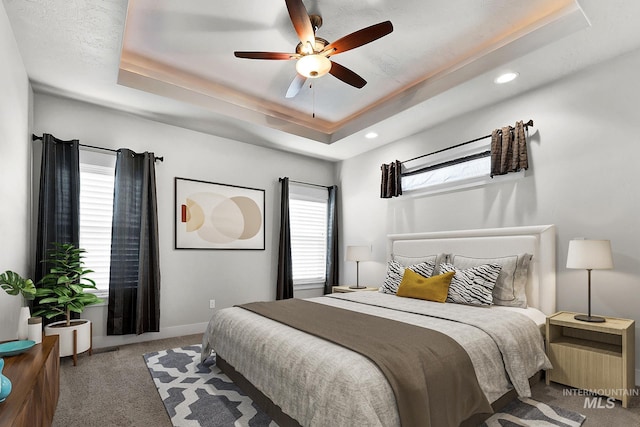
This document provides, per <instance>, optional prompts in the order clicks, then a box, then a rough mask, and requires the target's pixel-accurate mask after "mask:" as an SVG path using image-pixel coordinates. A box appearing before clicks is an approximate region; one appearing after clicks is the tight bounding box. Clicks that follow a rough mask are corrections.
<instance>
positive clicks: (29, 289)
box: [0, 270, 36, 340]
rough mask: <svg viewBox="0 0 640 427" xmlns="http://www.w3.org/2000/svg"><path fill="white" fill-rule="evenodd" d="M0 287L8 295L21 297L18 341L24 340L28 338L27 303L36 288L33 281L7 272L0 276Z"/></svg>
mask: <svg viewBox="0 0 640 427" xmlns="http://www.w3.org/2000/svg"><path fill="white" fill-rule="evenodd" d="M0 287H2V289H4V290H5V292H6V293H7V294H9V295H14V296H18V295H21V296H22V304H21V305H22V307H21V308H20V314H19V316H18V339H19V340H25V339H27V338H28V336H29V333H28V327H29V326H28V321H29V317H30V316H31V314H30V312H29V306H28V305H27V301H30V300H33V299H34V298H35V296H36V287H35V285H34V284H33V280H31V279H25V278H24V277H22V276H20V275H19V274H18V273H16V272H14V271H11V270H7V271H5V272H4V273H2V274H0Z"/></svg>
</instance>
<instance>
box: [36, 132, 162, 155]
mask: <svg viewBox="0 0 640 427" xmlns="http://www.w3.org/2000/svg"><path fill="white" fill-rule="evenodd" d="M39 139H40V140H42V136H38V135H35V134H31V140H33V141H37V140H39ZM56 140H58V141H60V142H73V141H74V140H71V141H63V140H62V139H58V138H56ZM78 145H79V146H80V147H86V148H93V149H95V150H103V151H111V152H112V153H118V152H120V150H114V149H112V148H104V147H96V146H95V145H87V144H80V143H78ZM154 160H155V161H161V162H164V156H163V157H158V156H154Z"/></svg>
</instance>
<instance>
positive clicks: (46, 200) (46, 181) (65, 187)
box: [34, 133, 80, 283]
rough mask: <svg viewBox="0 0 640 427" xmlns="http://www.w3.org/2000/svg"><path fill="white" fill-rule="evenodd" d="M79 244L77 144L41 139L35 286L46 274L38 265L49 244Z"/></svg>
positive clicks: (75, 142)
mask: <svg viewBox="0 0 640 427" xmlns="http://www.w3.org/2000/svg"><path fill="white" fill-rule="evenodd" d="M79 240H80V159H79V151H78V140H77V139H74V140H72V141H62V140H59V139H57V138H55V137H54V136H53V135H50V134H48V133H45V134H44V135H43V136H42V163H41V165H40V194H39V199H38V234H37V240H36V263H35V267H36V268H35V276H34V280H35V282H36V283H38V281H40V279H42V277H43V276H44V275H45V274H46V273H47V272H48V271H49V268H48V266H46V265H44V264H43V263H42V262H41V261H42V260H43V259H44V258H45V257H46V255H47V251H48V250H49V249H51V243H52V242H58V243H72V244H74V245H76V246H78V242H79Z"/></svg>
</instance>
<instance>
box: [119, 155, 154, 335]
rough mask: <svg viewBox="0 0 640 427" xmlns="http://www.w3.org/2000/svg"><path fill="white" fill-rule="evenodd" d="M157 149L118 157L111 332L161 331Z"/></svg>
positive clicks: (121, 333) (140, 332) (137, 332)
mask: <svg viewBox="0 0 640 427" xmlns="http://www.w3.org/2000/svg"><path fill="white" fill-rule="evenodd" d="M157 210H158V209H157V195H156V178H155V156H154V154H153V153H148V152H145V153H143V154H137V153H134V152H133V151H131V150H128V149H120V150H119V151H118V154H117V158H116V173H115V190H114V202H113V223H112V237H111V272H110V275H109V310H108V315H107V335H126V334H137V335H139V334H142V333H144V332H158V331H159V330H160V262H159V249H158V214H157Z"/></svg>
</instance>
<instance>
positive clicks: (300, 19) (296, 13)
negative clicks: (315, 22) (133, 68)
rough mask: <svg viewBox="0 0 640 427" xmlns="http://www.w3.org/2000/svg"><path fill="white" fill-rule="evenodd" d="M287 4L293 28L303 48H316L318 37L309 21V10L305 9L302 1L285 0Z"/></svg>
mask: <svg viewBox="0 0 640 427" xmlns="http://www.w3.org/2000/svg"><path fill="white" fill-rule="evenodd" d="M285 3H286V4H287V10H288V11H289V17H290V18H291V23H292V24H293V28H295V30H296V33H298V38H299V39H300V41H301V42H302V45H303V46H309V44H310V45H311V48H312V49H313V47H315V44H316V35H315V33H314V32H313V26H312V25H311V20H310V19H309V13H308V12H307V8H306V7H304V4H303V3H302V0H285Z"/></svg>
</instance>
